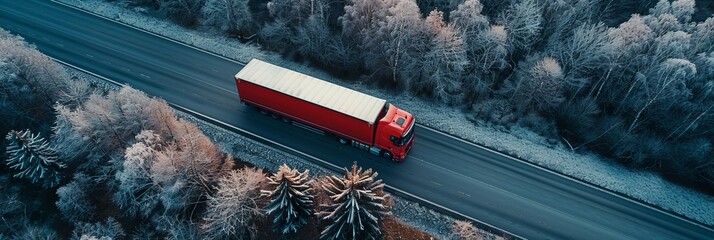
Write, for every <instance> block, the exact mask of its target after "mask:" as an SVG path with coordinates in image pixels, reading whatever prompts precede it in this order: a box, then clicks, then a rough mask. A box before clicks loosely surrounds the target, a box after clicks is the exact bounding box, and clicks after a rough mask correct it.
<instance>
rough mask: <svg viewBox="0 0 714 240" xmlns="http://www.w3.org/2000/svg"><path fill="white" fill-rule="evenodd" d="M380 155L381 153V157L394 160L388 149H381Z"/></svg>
mask: <svg viewBox="0 0 714 240" xmlns="http://www.w3.org/2000/svg"><path fill="white" fill-rule="evenodd" d="M381 155H382V157H383V158H386V159H389V160H394V155H392V153H391V152H389V151H387V150H382V154H381Z"/></svg>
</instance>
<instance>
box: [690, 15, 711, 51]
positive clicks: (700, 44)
mask: <svg viewBox="0 0 714 240" xmlns="http://www.w3.org/2000/svg"><path fill="white" fill-rule="evenodd" d="M692 43H694V52H695V53H711V52H712V51H713V50H714V17H709V18H707V20H705V21H704V22H700V23H697V26H696V28H695V29H694V31H693V32H692Z"/></svg>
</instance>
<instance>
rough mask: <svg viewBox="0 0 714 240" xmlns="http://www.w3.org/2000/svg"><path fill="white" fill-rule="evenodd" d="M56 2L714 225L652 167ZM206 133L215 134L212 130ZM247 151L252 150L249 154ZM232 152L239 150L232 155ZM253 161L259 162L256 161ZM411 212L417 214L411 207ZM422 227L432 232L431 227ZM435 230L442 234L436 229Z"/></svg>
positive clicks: (707, 205) (115, 13)
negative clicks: (357, 97) (315, 83)
mask: <svg viewBox="0 0 714 240" xmlns="http://www.w3.org/2000/svg"><path fill="white" fill-rule="evenodd" d="M58 1H60V2H63V3H66V4H69V5H72V6H75V7H78V8H82V9H87V10H88V11H91V12H94V13H96V14H99V15H101V16H105V17H107V18H110V19H113V20H116V21H119V22H123V23H126V24H129V25H132V26H134V27H137V28H140V29H144V30H145V31H148V32H152V33H155V34H158V35H161V36H165V37H167V38H170V39H174V40H176V41H179V42H183V43H186V44H189V45H192V46H195V47H197V48H200V49H204V50H206V51H209V52H213V53H216V54H218V55H222V56H225V57H227V58H231V59H235V60H238V61H242V62H247V61H249V60H250V59H251V58H260V59H262V60H265V61H268V62H272V63H275V64H278V65H281V66H284V67H288V68H291V69H294V70H297V71H300V72H303V73H306V74H310V75H313V76H316V77H318V78H321V79H324V80H327V81H330V82H333V83H336V84H339V85H342V86H345V87H349V88H352V89H355V90H358V91H362V92H365V93H368V94H371V95H374V96H377V97H381V98H385V99H389V100H390V102H392V103H394V104H395V105H397V106H399V107H400V108H403V109H407V110H408V111H410V112H412V113H413V114H414V115H415V116H417V117H418V119H419V120H418V121H419V122H420V123H421V124H423V125H425V126H429V127H431V128H434V129H438V130H441V131H444V132H447V133H449V134H452V135H455V136H458V137H461V138H463V139H466V140H469V141H472V142H474V143H477V144H481V145H484V146H487V147H489V148H492V149H495V150H498V151H501V152H504V153H506V154H509V155H512V156H516V157H518V158H521V159H524V160H526V161H529V162H531V163H534V164H537V165H539V166H542V167H545V168H548V169H551V170H553V171H556V172H559V173H562V174H564V175H567V176H571V177H573V178H576V179H579V180H582V181H584V182H588V183H591V184H593V185H596V186H599V187H601V188H604V189H608V190H610V191H613V192H616V193H619V194H622V195H626V196H629V197H631V198H633V199H636V200H639V201H642V202H645V203H648V204H652V205H655V206H659V207H660V208H662V209H665V210H667V211H671V212H674V213H677V214H680V215H683V216H686V217H688V218H691V219H694V220H696V221H699V222H702V223H704V224H707V225H710V226H713V225H714V196H709V195H706V194H703V193H700V192H697V191H694V190H691V189H688V188H685V187H682V186H679V185H676V184H674V183H671V182H669V181H667V180H665V179H663V178H662V177H660V176H659V175H657V174H656V173H653V172H649V171H643V170H633V169H629V168H626V167H624V166H622V165H620V164H618V163H616V162H613V161H612V160H609V159H606V158H603V157H601V156H599V155H596V154H593V153H587V152H586V153H582V152H572V151H571V150H570V149H569V148H567V146H565V145H563V144H561V143H556V144H553V143H550V142H549V141H547V139H546V138H544V137H542V136H540V135H538V134H536V133H534V132H532V131H530V130H528V129H524V128H521V127H517V126H516V127H512V128H510V129H504V128H501V127H498V126H492V125H490V124H487V123H484V122H480V121H477V122H472V121H469V120H468V118H467V114H466V113H464V112H463V111H462V110H461V109H458V108H454V107H447V106H444V105H443V104H437V103H434V102H431V101H428V100H425V99H421V98H418V97H415V96H413V95H411V94H409V93H401V92H399V93H397V92H394V91H386V90H380V89H375V88H373V87H371V86H369V84H368V83H366V82H363V81H360V80H357V81H343V80H340V79H337V78H335V77H333V76H330V75H329V74H327V73H326V72H324V71H320V70H318V69H315V68H311V67H310V66H308V65H307V64H305V63H296V62H292V61H290V60H286V59H283V58H282V57H281V56H280V55H278V54H275V53H271V52H266V51H263V50H261V49H260V48H259V47H258V46H255V45H251V44H242V43H240V42H238V41H236V40H234V39H229V38H226V37H224V36H222V35H221V34H220V33H216V32H212V31H200V30H193V29H186V28H183V27H180V26H178V25H175V24H173V23H171V22H169V21H165V20H160V19H156V18H152V17H150V16H147V15H146V14H143V12H144V11H143V10H142V9H126V8H123V7H120V6H118V5H115V4H112V3H107V2H102V1H98V0H84V1H81V0H58ZM202 128H203V127H202ZM209 132H210V131H209ZM207 134H208V135H210V136H212V137H214V136H213V135H212V134H211V133H207ZM220 136H222V135H220V134H218V135H216V138H214V140H215V141H217V142H221V141H224V140H225V139H224V138H220ZM223 144H225V143H223ZM243 151H246V152H247V153H245V154H254V155H256V156H257V154H262V153H259V152H260V150H256V149H250V147H246V148H243ZM251 151H252V152H253V153H251ZM228 152H231V150H230V149H229V150H228ZM256 152H258V153H256ZM283 154H284V153H283ZM236 156H239V155H237V154H236ZM239 157H240V156H239ZM276 157H277V155H276ZM281 157H282V156H281ZM286 157H287V156H286ZM256 158H257V157H256ZM268 159H270V158H267V159H265V160H262V161H266V162H267V163H266V164H267V165H266V168H268V169H273V168H274V167H275V165H274V164H275V162H272V160H268ZM246 160H248V159H246ZM295 161H296V165H294V166H296V167H299V168H300V167H301V165H299V164H303V165H309V163H305V162H304V161H302V160H299V159H297V160H295ZM297 162H303V163H297ZM270 164H273V165H270ZM256 165H259V166H263V165H260V164H256ZM271 167H272V168H271ZM311 171H312V170H311ZM315 173H317V172H315ZM400 208H401V207H398V206H397V205H396V204H395V215H398V216H399V217H400V218H402V220H405V221H406V222H408V223H410V224H414V225H415V226H417V227H419V228H422V226H421V225H420V224H419V222H420V221H412V220H408V218H409V217H404V215H402V214H399V213H398V212H399V211H401V210H398V209H400ZM407 208H411V207H407ZM425 211H428V210H425ZM415 214H420V213H418V212H416V213H415ZM406 215H411V214H406ZM422 215H426V214H422ZM411 217H417V216H411ZM436 221H437V222H434V221H433V220H432V221H426V222H427V223H428V222H432V223H434V224H438V223H439V222H438V220H436ZM442 223H443V221H442ZM428 225H430V224H428ZM440 228H441V227H435V226H431V227H429V226H424V228H422V229H440ZM427 231H429V232H431V231H432V230H427ZM437 232H443V231H437ZM434 233H436V232H434ZM436 235H439V236H444V235H441V234H436Z"/></svg>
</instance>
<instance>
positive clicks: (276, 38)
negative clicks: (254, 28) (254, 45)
mask: <svg viewBox="0 0 714 240" xmlns="http://www.w3.org/2000/svg"><path fill="white" fill-rule="evenodd" d="M292 34H293V33H292V29H290V26H289V25H288V21H286V20H283V19H276V20H275V21H274V22H271V23H267V24H266V25H265V26H263V27H262V28H261V29H260V31H259V32H258V36H260V39H261V40H263V42H264V43H265V44H264V46H266V47H268V48H270V49H275V50H278V51H287V50H286V49H288V48H289V47H290V46H293V43H292V39H291V36H292Z"/></svg>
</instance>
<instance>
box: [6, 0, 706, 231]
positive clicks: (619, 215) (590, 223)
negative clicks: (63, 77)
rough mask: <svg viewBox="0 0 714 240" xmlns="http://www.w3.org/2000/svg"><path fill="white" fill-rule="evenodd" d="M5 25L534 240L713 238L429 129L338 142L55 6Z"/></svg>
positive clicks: (230, 71)
mask: <svg viewBox="0 0 714 240" xmlns="http://www.w3.org/2000/svg"><path fill="white" fill-rule="evenodd" d="M0 27H2V28H4V29H6V30H9V31H11V32H12V33H14V34H19V35H21V36H23V37H24V38H25V39H26V40H27V41H28V42H30V43H33V44H35V45H36V46H37V48H38V49H39V50H40V51H42V52H44V53H45V54H47V55H49V56H52V57H54V58H56V59H59V60H62V61H64V62H67V63H70V64H73V65H75V66H78V67H81V68H84V69H86V70H88V71H91V72H94V73H96V74H99V75H102V76H104V77H107V78H110V79H113V80H116V81H118V82H122V83H127V84H129V85H131V86H133V87H135V88H138V89H141V90H143V91H144V92H146V93H148V94H150V95H154V96H159V97H162V98H164V99H166V100H167V101H169V102H172V103H175V104H178V105H181V106H183V107H186V108H189V109H192V110H194V111H197V112H200V113H202V114H205V115H208V116H210V117H213V118H215V119H218V120H221V121H223V122H226V123H229V124H232V125H234V126H237V127H239V128H242V129H246V130H248V131H251V132H253V133H255V134H258V135H260V136H263V137H265V138H268V139H271V140H273V141H276V142H279V143H281V144H284V145H286V146H289V147H291V148H294V149H299V150H301V151H303V152H305V153H307V154H310V155H313V156H315V157H317V158H320V159H323V160H326V161H329V162H331V163H333V164H335V165H338V166H350V165H351V163H352V161H358V162H359V163H360V165H362V166H363V167H369V168H374V169H375V170H376V171H378V172H379V173H380V176H381V177H382V178H383V179H384V181H385V182H386V183H388V184H390V185H391V186H394V187H396V188H399V189H402V190H405V191H408V192H410V193H412V194H414V195H417V196H420V197H422V198H424V199H427V200H429V201H432V202H434V203H437V204H440V205H443V206H445V207H448V208H451V209H453V210H455V211H458V212H460V213H463V214H465V215H467V216H470V217H472V218H475V219H479V220H481V221H484V222H487V223H489V224H492V225H494V226H496V227H499V228H502V229H505V230H507V231H510V232H512V233H515V234H517V235H520V236H523V237H526V238H529V239H714V230H712V229H711V228H707V227H704V226H701V225H699V224H695V223H693V222H691V221H687V220H684V219H682V218H679V217H675V216H672V215H670V214H667V213H664V212H662V211H659V210H656V209H653V208H651V207H648V206H644V205H641V204H638V203H635V202H633V201H630V200H627V199H624V198H621V197H618V196H616V195H613V194H611V193H608V192H605V191H602V190H599V189H597V188H593V187H591V186H588V185H585V184H582V183H580V182H577V181H572V180H571V179H569V178H565V177H562V176H560V175H558V174H553V173H551V172H549V171H544V170H542V169H540V168H537V167H533V166H531V165H529V164H526V163H523V162H521V161H517V160H514V159H510V158H507V157H504V156H502V155H499V154H496V153H493V152H491V151H487V150H485V149H483V148H480V147H477V146H475V145H472V144H467V143H465V142H462V141H459V140H456V139H454V138H452V137H449V136H445V135H443V134H440V133H437V132H435V131H432V130H429V129H427V128H424V127H418V128H417V129H416V134H417V136H416V140H415V143H414V147H413V150H412V151H411V153H410V155H409V157H408V158H407V159H406V161H405V162H404V163H392V162H390V161H386V160H383V159H381V158H378V157H376V156H372V155H369V154H368V153H366V152H360V151H359V150H357V149H354V148H351V147H347V146H342V145H339V144H338V143H337V142H335V141H334V140H333V139H332V138H330V137H327V136H322V135H317V134H314V133H312V132H310V131H306V130H304V129H302V128H297V127H295V126H292V125H286V124H283V123H281V122H280V121H275V120H272V119H271V118H269V117H264V116H260V115H259V114H256V111H254V110H253V109H251V108H249V107H246V106H244V105H242V104H240V103H239V101H238V95H237V93H236V90H235V86H234V82H233V79H232V77H233V75H234V74H235V73H237V72H238V71H239V70H240V69H241V67H242V65H240V64H237V63H235V62H231V61H228V60H225V59H223V58H219V57H216V56H213V55H210V54H206V53H204V52H201V51H198V50H195V49H192V48H189V47H186V46H183V45H180V44H176V43H174V42H171V41H168V40H165V39H162V38H159V37H156V36H153V35H150V34H147V33H144V32H141V31H137V30H135V29H132V28H129V27H126V26H123V25H120V24H117V23H114V22H111V21H108V20H104V19H101V18H98V17H96V16H93V15H90V14H86V13H83V12H81V11H78V10H75V9H71V8H68V7H65V6H62V5H59V4H57V3H53V2H50V1H36V0H28V1H25V0H0ZM406 110H407V111H408V110H409V109H406ZM416 118H417V119H418V118H419V116H416ZM417 121H418V120H417Z"/></svg>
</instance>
